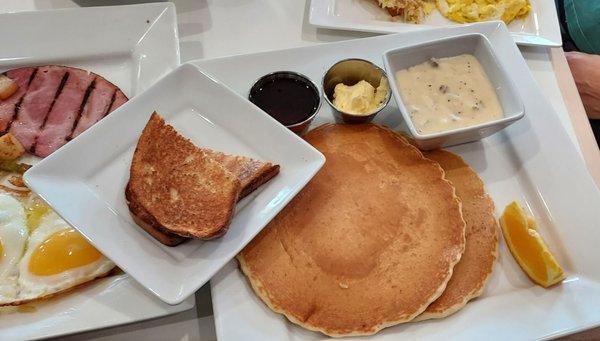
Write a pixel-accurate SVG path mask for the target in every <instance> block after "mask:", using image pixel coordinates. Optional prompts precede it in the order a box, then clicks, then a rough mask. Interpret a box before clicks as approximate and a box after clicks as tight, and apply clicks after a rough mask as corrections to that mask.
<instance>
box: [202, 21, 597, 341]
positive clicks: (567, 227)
mask: <svg viewBox="0 0 600 341" xmlns="http://www.w3.org/2000/svg"><path fill="white" fill-rule="evenodd" d="M475 32H479V33H482V34H484V35H485V36H486V37H488V38H489V39H490V41H491V43H492V46H493V47H494V49H495V52H496V54H497V56H498V57H499V58H501V59H503V60H504V61H505V62H506V64H507V65H509V68H508V70H507V71H508V73H509V74H510V75H511V77H512V78H513V81H514V82H515V83H516V84H517V85H518V89H519V91H520V95H521V96H522V98H523V102H524V105H525V111H526V112H527V115H526V116H525V118H523V119H522V120H520V121H518V122H516V123H515V124H513V125H512V126H510V127H508V128H507V129H505V130H503V131H501V132H499V133H497V134H495V135H492V136H490V137H488V138H485V139H483V140H481V141H479V142H474V143H469V144H464V145H461V146H457V147H453V148H450V150H451V151H452V152H454V153H457V154H459V155H460V156H462V157H463V158H464V159H465V160H466V161H467V163H469V165H471V166H472V167H473V168H474V169H475V170H476V171H477V172H478V173H479V175H480V176H481V177H482V179H483V181H484V182H485V184H486V186H487V189H488V191H489V193H490V195H491V196H492V198H493V199H494V201H495V203H496V207H497V214H499V213H500V212H501V211H502V210H503V208H504V207H505V205H506V204H508V203H509V202H511V201H513V200H519V201H520V202H521V203H523V204H525V205H526V207H527V209H528V210H529V211H530V212H531V213H532V214H533V215H534V216H535V217H536V218H537V219H538V222H539V225H540V233H541V234H542V235H543V236H544V238H545V239H546V241H547V242H548V243H549V246H550V249H551V250H553V251H554V252H555V255H556V257H557V258H558V261H559V262H560V264H562V265H563V266H564V267H565V270H566V272H567V275H568V278H567V280H566V281H565V282H564V283H562V284H560V285H558V286H556V287H553V288H551V289H543V288H541V287H538V286H536V285H534V284H533V283H532V282H531V281H530V280H529V279H528V278H527V277H526V276H525V275H524V273H523V271H522V270H521V269H520V268H519V266H518V265H517V264H516V262H515V261H514V259H513V258H512V256H511V255H510V252H509V251H508V249H507V248H506V246H505V245H504V242H502V241H501V242H500V257H499V261H498V264H496V267H495V269H494V273H493V276H492V278H491V280H490V282H489V283H488V285H487V287H486V290H485V292H484V294H483V296H482V297H480V298H479V299H477V300H475V301H473V302H471V303H469V304H468V305H467V306H466V307H465V308H464V309H463V310H461V311H459V312H458V313H456V314H455V315H452V316H450V317H448V318H445V319H442V320H437V321H433V320H432V321H425V322H418V323H408V324H405V325H398V326H395V327H391V328H388V329H385V330H383V331H382V332H380V333H378V334H377V335H376V336H374V337H373V338H374V339H377V340H398V339H407V340H422V339H431V340H433V339H437V340H444V339H449V340H453V339H461V340H462V339H481V340H489V339H501V340H516V339H542V338H550V337H553V336H558V335H562V334H566V333H570V332H574V331H577V330H581V329H585V328H590V327H592V326H594V325H597V324H599V323H600V309H598V302H600V267H599V266H598V257H597V255H598V251H597V250H598V247H597V241H598V240H600V239H599V238H600V211H599V210H598V207H600V193H599V191H598V189H597V188H596V187H595V185H594V183H593V182H592V180H591V178H590V176H589V174H588V172H587V170H586V169H585V166H584V164H583V161H582V159H581V158H580V156H579V154H578V153H577V151H576V149H575V147H574V146H573V144H572V143H571V141H570V139H569V137H568V136H567V134H566V132H565V130H564V128H563V126H562V125H561V123H560V121H559V119H558V116H557V114H556V113H555V112H554V110H553V108H552V106H551V105H550V103H549V102H548V101H547V100H546V99H545V98H544V96H543V95H542V93H541V92H540V89H539V88H538V86H537V84H536V83H535V80H534V79H533V78H532V76H531V73H530V71H529V69H528V67H527V65H526V63H525V61H524V60H523V58H522V56H521V54H520V52H519V50H518V49H517V48H516V46H515V44H514V42H513V41H512V39H511V37H510V35H509V33H508V31H507V30H506V27H505V26H504V25H501V24H499V23H483V24H478V25H471V26H461V27H452V28H444V29H435V30H428V31H419V32H412V33H405V34H397V35H387V36H380V37H374V38H367V39H360V40H353V41H347V42H341V43H333V44H323V45H318V46H312V47H304V48H299V49H292V50H284V51H275V52H267V53H260V54H254V55H246V56H236V57H229V58H223V59H214V60H206V61H197V62H195V64H197V65H198V66H199V67H200V68H202V69H203V70H205V71H206V72H208V73H209V74H211V75H212V76H213V77H215V78H217V79H219V80H221V81H223V82H224V83H226V84H229V85H230V86H231V87H232V88H233V89H235V90H236V91H237V92H238V93H240V94H244V93H246V92H247V91H248V88H249V87H250V85H251V84H252V81H253V80H254V79H256V78H257V77H258V76H260V75H262V74H265V73H268V72H271V71H274V70H292V71H297V72H300V73H303V74H305V75H307V76H308V77H310V78H311V79H312V80H314V81H316V82H317V83H319V82H320V80H321V77H323V74H324V72H325V71H326V70H327V69H328V67H329V66H330V65H332V64H333V63H334V62H336V61H339V60H341V59H344V58H350V57H356V58H364V59H368V60H370V61H372V62H374V63H376V64H378V65H381V64H382V53H383V52H384V51H386V50H388V49H391V48H397V47H401V46H408V45H412V44H417V43H419V42H423V41H428V40H433V39H438V38H445V37H450V36H453V35H459V34H465V33H475ZM248 65H252V67H251V68H249V67H246V66H248ZM331 121H333V115H332V111H331V108H330V107H329V106H328V105H323V106H322V108H321V111H320V112H319V114H318V115H317V117H316V120H315V122H314V123H313V127H316V126H317V125H320V124H322V123H326V122H331ZM375 121H376V122H377V123H380V124H385V125H387V126H389V127H391V128H393V129H395V130H404V131H406V127H405V126H404V124H403V121H402V118H401V115H400V112H399V111H398V107H397V106H396V103H395V102H394V100H393V99H392V100H391V101H390V103H389V105H388V106H387V108H386V109H385V110H384V111H382V112H381V113H380V114H379V115H378V116H377V117H376V119H375ZM501 240H502V238H501ZM211 285H212V297H213V309H214V314H215V324H216V332H217V336H218V338H219V340H240V339H243V340H303V339H309V340H314V339H323V338H324V337H323V335H321V334H318V333H315V332H310V331H307V330H304V329H302V328H300V327H297V326H296V325H294V324H292V323H290V322H287V320H286V319H285V318H283V317H282V316H280V315H278V314H275V313H273V312H272V311H270V310H269V308H267V307H266V305H265V304H263V303H262V301H261V300H260V299H259V298H258V297H257V296H256V295H254V293H253V291H252V289H251V288H250V286H249V285H248V283H247V281H246V279H245V278H244V276H243V275H242V274H241V273H240V271H239V270H238V268H237V263H236V262H235V261H232V262H230V263H229V264H228V265H227V266H226V267H225V268H223V270H221V271H220V272H219V273H218V274H217V275H216V276H215V277H214V278H213V279H212V280H211ZM231 326H235V328H232V327H231Z"/></svg>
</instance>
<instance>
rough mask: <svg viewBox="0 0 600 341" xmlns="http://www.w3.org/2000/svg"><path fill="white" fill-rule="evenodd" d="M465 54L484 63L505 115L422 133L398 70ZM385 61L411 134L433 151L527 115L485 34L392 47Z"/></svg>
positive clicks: (469, 139)
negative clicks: (401, 86)
mask: <svg viewBox="0 0 600 341" xmlns="http://www.w3.org/2000/svg"><path fill="white" fill-rule="evenodd" d="M461 54H471V55H474V56H475V58H477V60H478V61H479V62H480V63H481V66H482V67H483V69H484V71H485V73H486V74H487V76H488V78H489V80H490V82H491V83H492V87H493V88H494V89H495V90H496V94H497V95H498V100H499V101H500V105H501V106H502V111H503V114H504V115H503V116H504V117H503V118H501V119H498V120H493V121H489V122H485V123H481V124H477V125H474V126H470V127H464V128H460V129H453V130H448V131H442V132H438V133H430V134H422V133H419V132H418V131H417V129H416V128H415V125H414V124H413V121H412V119H411V118H410V112H409V111H408V110H407V109H406V106H405V105H404V101H403V99H402V93H401V92H400V90H399V88H398V84H397V83H396V72H397V71H399V70H402V69H407V68H409V67H411V66H415V65H418V64H421V63H423V62H426V61H427V60H429V59H431V58H446V57H454V56H458V55H461ZM383 62H384V65H385V69H386V71H387V74H388V79H389V81H390V84H391V88H392V93H393V94H394V98H395V99H396V103H397V104H398V108H399V109H400V112H401V113H402V117H403V118H404V121H405V122H406V125H407V127H408V129H409V131H410V134H411V135H412V137H413V138H414V140H415V141H416V143H417V145H418V146H419V148H421V149H424V150H430V149H435V148H440V147H446V146H452V145H457V144H462V143H466V142H471V141H475V140H479V139H482V138H484V137H486V136H489V135H492V134H494V133H496V132H497V131H499V130H502V129H504V128H506V127H507V126H509V125H510V124H512V123H513V122H515V121H517V120H519V119H521V118H523V116H524V115H525V110H524V107H523V102H522V101H521V97H520V96H519V94H518V91H517V88H516V86H515V83H514V82H513V81H512V80H511V77H510V75H509V74H508V72H507V71H506V70H507V68H506V67H504V65H503V63H502V61H501V60H500V59H498V58H497V57H496V55H495V53H494V49H493V48H492V45H491V44H490V42H489V40H488V39H487V38H486V37H485V36H484V35H483V34H480V33H469V34H464V35H458V36H454V37H450V38H444V39H438V40H432V41H428V42H425V43H421V44H417V45H411V46H406V47H401V48H398V49H392V50H388V51H386V52H385V53H384V55H383Z"/></svg>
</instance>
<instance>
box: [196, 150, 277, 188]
mask: <svg viewBox="0 0 600 341" xmlns="http://www.w3.org/2000/svg"><path fill="white" fill-rule="evenodd" d="M204 152H206V153H207V154H208V155H210V157H211V158H212V159H213V160H215V161H217V162H219V163H220V164H221V165H223V167H225V169H227V170H228V171H230V172H231V173H233V174H234V175H235V176H237V178H238V179H239V180H240V183H241V185H242V192H241V193H240V197H239V200H241V199H242V198H244V197H245V196H247V195H248V194H250V193H252V192H254V190H255V189H257V188H258V187H260V186H261V185H262V184H264V183H266V182H267V181H269V180H271V178H273V177H274V176H275V175H277V174H278V173H279V165H274V164H272V163H270V162H263V161H258V160H255V159H251V158H249V157H246V156H234V155H228V154H225V153H221V152H217V151H214V150H210V149H204Z"/></svg>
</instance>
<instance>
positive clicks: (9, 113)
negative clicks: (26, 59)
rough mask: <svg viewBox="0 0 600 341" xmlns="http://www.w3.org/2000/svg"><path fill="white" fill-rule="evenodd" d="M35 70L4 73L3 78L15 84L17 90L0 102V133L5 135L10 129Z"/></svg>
mask: <svg viewBox="0 0 600 341" xmlns="http://www.w3.org/2000/svg"><path fill="white" fill-rule="evenodd" d="M36 70H37V69H36V68H33V67H24V68H20V69H16V70H11V71H8V72H5V73H4V75H5V76H7V77H8V78H10V79H12V80H14V81H15V82H16V83H17V85H18V86H19V90H17V92H16V93H14V94H13V95H12V96H10V98H8V99H6V100H4V101H0V133H2V134H4V133H6V131H7V130H8V128H9V127H10V124H11V122H12V121H13V119H14V117H15V114H16V112H17V110H18V108H19V105H20V104H21V100H22V99H23V96H24V95H25V93H26V92H27V88H29V82H31V79H32V78H33V75H34V74H35V71H36Z"/></svg>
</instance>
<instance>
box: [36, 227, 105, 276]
mask: <svg viewBox="0 0 600 341" xmlns="http://www.w3.org/2000/svg"><path fill="white" fill-rule="evenodd" d="M100 257H102V254H101V253H100V252H99V251H98V250H96V248H94V247H93V246H92V245H91V244H90V243H88V242H87V240H85V238H83V236H82V235H81V234H79V233H78V232H77V231H75V230H74V229H69V230H65V231H60V232H56V233H54V234H53V235H51V236H50V237H49V238H48V239H46V240H45V241H44V242H43V243H42V244H40V245H39V246H38V247H37V248H36V249H35V250H34V251H33V253H32V254H31V260H30V261H29V271H30V272H31V273H32V274H34V275H37V276H50V275H56V274H58V273H61V272H64V271H67V270H69V269H74V268H77V267H80V266H84V265H87V264H90V263H93V262H95V261H97V260H98V259H100Z"/></svg>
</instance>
